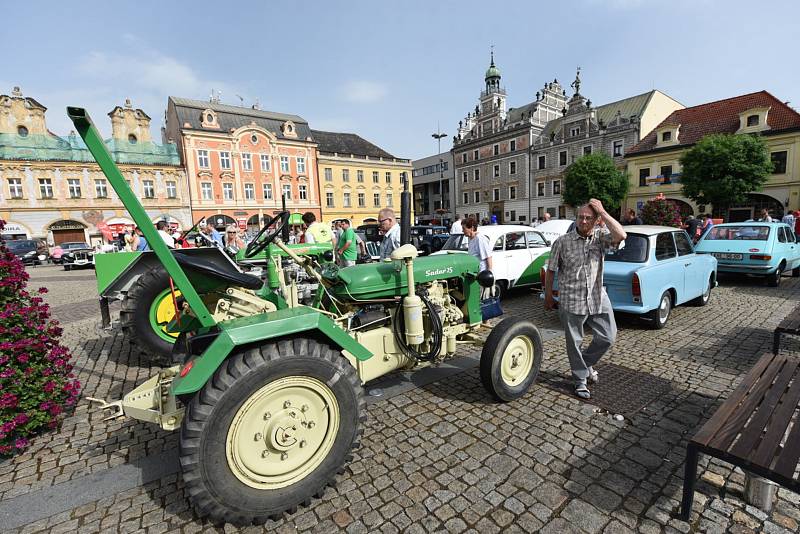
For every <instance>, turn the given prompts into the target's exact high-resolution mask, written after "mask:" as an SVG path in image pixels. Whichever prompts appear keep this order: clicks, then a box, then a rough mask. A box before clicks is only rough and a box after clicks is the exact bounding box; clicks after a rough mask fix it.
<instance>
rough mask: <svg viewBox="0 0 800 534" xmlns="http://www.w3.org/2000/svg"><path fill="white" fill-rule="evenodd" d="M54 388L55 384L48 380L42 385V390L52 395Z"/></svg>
mask: <svg viewBox="0 0 800 534" xmlns="http://www.w3.org/2000/svg"><path fill="white" fill-rule="evenodd" d="M55 388H56V383H55V382H53V381H52V380H48V381H47V382H46V383H45V385H44V388H43V389H44V390H45V392H47V393H52V391H53V390H54V389H55Z"/></svg>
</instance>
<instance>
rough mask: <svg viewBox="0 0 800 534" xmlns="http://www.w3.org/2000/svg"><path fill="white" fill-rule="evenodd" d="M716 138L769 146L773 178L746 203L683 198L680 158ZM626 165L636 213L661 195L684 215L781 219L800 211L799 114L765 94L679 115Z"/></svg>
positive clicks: (631, 204) (648, 138)
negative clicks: (755, 139) (754, 137)
mask: <svg viewBox="0 0 800 534" xmlns="http://www.w3.org/2000/svg"><path fill="white" fill-rule="evenodd" d="M714 133H728V134H742V135H744V134H759V135H760V136H761V137H762V139H763V140H764V143H765V144H766V146H767V150H768V151H769V153H770V157H771V159H772V163H773V167H774V169H773V172H772V174H771V176H770V177H769V180H768V181H767V183H766V184H765V185H764V187H763V188H762V189H761V190H760V191H757V192H752V193H750V194H749V195H748V199H747V201H746V202H743V203H740V204H734V205H731V206H710V205H698V204H697V203H696V202H694V201H692V200H691V199H689V198H686V197H685V196H684V195H683V193H682V189H681V187H682V186H681V173H682V168H681V164H680V159H681V156H682V155H683V153H684V152H685V151H686V150H688V149H689V148H691V147H692V146H693V145H694V144H695V143H696V142H697V141H699V140H700V139H701V138H702V137H703V136H705V135H709V134H714ZM625 160H626V162H627V167H628V178H629V180H630V189H629V191H628V196H627V198H626V200H625V203H624V206H623V207H624V208H633V209H635V210H636V211H637V212H638V211H640V210H641V208H642V207H643V206H644V204H645V203H646V202H647V201H648V200H651V199H653V198H655V197H656V195H658V194H659V193H661V194H663V195H664V196H665V197H666V198H667V199H670V200H673V201H675V202H676V203H677V204H678V206H679V207H680V208H681V212H682V213H683V214H684V215H688V214H693V215H699V214H702V213H711V214H712V216H713V217H714V218H720V219H724V220H725V221H726V222H729V221H730V222H738V221H743V220H747V219H751V218H755V217H757V216H758V213H759V212H760V210H761V209H764V208H766V209H767V210H769V212H770V215H772V216H773V217H778V218H780V217H781V216H783V215H784V214H785V213H786V212H787V211H795V210H798V209H800V114H798V113H797V112H796V111H794V110H793V109H791V108H790V107H789V106H787V105H785V104H784V103H783V102H781V101H780V100H778V99H777V98H775V97H774V96H772V95H771V94H769V93H768V92H766V91H760V92H758V93H751V94H748V95H742V96H739V97H734V98H730V99H726V100H721V101H717V102H712V103H709V104H702V105H700V106H694V107H692V108H685V109H683V110H678V111H675V112H673V113H672V114H671V115H670V116H669V117H668V118H667V119H665V120H664V121H663V122H662V123H661V124H659V125H658V127H656V128H655V129H654V130H653V131H652V132H651V133H650V134H648V135H647V136H646V137H645V138H644V139H643V140H642V141H641V142H640V143H638V144H637V145H636V146H634V147H633V148H632V149H631V150H630V151H629V152H628V153H627V154H626V155H625Z"/></svg>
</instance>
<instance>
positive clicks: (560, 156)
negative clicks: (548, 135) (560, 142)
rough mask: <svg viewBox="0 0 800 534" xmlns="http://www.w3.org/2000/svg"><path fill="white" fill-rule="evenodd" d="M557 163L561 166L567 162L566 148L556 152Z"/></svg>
mask: <svg viewBox="0 0 800 534" xmlns="http://www.w3.org/2000/svg"><path fill="white" fill-rule="evenodd" d="M558 164H559V165H560V166H562V167H563V166H564V165H566V164H567V151H566V150H562V151H561V152H559V153H558Z"/></svg>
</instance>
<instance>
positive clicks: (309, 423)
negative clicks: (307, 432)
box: [308, 421, 316, 428]
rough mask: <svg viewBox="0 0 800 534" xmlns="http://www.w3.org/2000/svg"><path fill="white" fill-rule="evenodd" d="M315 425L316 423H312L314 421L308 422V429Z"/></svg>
mask: <svg viewBox="0 0 800 534" xmlns="http://www.w3.org/2000/svg"><path fill="white" fill-rule="evenodd" d="M315 424H316V423H314V421H309V422H308V428H314V425H315Z"/></svg>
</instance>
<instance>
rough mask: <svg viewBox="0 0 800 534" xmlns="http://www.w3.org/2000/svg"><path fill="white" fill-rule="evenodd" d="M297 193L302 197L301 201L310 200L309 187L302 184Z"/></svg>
mask: <svg viewBox="0 0 800 534" xmlns="http://www.w3.org/2000/svg"><path fill="white" fill-rule="evenodd" d="M297 192H298V194H299V195H300V200H308V186H307V185H304V184H300V185H299V186H298V187H297Z"/></svg>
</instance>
